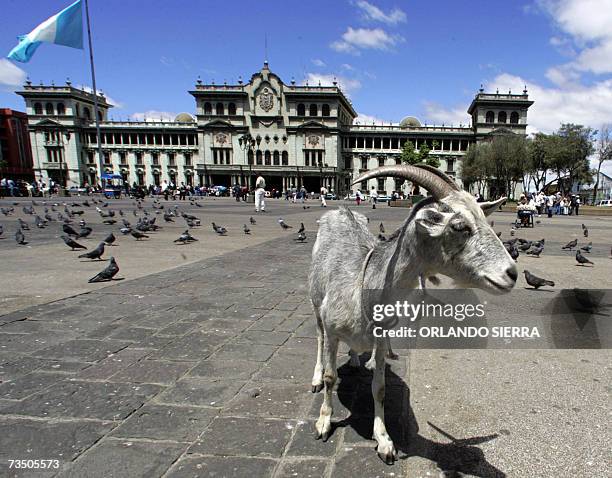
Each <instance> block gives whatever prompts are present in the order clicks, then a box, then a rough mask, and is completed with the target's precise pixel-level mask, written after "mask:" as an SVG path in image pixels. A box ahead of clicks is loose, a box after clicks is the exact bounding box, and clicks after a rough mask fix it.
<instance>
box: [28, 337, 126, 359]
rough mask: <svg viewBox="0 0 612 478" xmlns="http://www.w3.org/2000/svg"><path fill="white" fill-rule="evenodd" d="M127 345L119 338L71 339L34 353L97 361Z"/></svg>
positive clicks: (39, 355)
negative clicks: (118, 339)
mask: <svg viewBox="0 0 612 478" xmlns="http://www.w3.org/2000/svg"><path fill="white" fill-rule="evenodd" d="M127 345H128V344H126V343H125V342H120V341H117V340H83V339H81V340H69V341H68V342H65V343H63V344H61V345H54V346H51V347H48V348H46V349H43V350H39V351H38V352H36V353H35V354H34V355H36V356H37V357H45V358H55V359H59V360H70V359H72V360H76V361H83V362H95V361H97V360H101V359H103V358H105V357H108V356H109V355H110V354H113V353H116V352H118V351H119V350H121V349H123V348H125V347H127Z"/></svg>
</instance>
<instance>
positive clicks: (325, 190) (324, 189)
mask: <svg viewBox="0 0 612 478" xmlns="http://www.w3.org/2000/svg"><path fill="white" fill-rule="evenodd" d="M326 194H327V189H326V188H325V186H321V207H327V202H326V201H325V195H326Z"/></svg>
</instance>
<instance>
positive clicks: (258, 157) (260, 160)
mask: <svg viewBox="0 0 612 478" xmlns="http://www.w3.org/2000/svg"><path fill="white" fill-rule="evenodd" d="M255 163H256V164H260V165H261V164H263V154H262V152H261V151H260V150H257V153H255Z"/></svg>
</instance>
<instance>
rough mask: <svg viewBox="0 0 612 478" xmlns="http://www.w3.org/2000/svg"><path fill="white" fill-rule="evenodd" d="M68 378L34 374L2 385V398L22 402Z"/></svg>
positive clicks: (0, 386) (62, 375)
mask: <svg viewBox="0 0 612 478" xmlns="http://www.w3.org/2000/svg"><path fill="white" fill-rule="evenodd" d="M64 378H66V376H65V375H64V374H59V373H44V372H33V373H29V374H28V375H24V376H23V377H19V378H17V379H15V380H10V381H8V382H4V383H2V384H0V398H4V399H10V400H21V399H22V398H25V397H27V396H29V395H32V394H33V393H36V392H42V391H43V390H45V389H46V388H48V387H50V386H51V385H53V384H55V383H57V382H58V381H60V380H63V379H64Z"/></svg>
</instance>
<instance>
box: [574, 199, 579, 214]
mask: <svg viewBox="0 0 612 478" xmlns="http://www.w3.org/2000/svg"><path fill="white" fill-rule="evenodd" d="M574 208H575V210H576V216H577V215H578V209H579V208H580V196H576V203H575V204H574Z"/></svg>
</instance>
